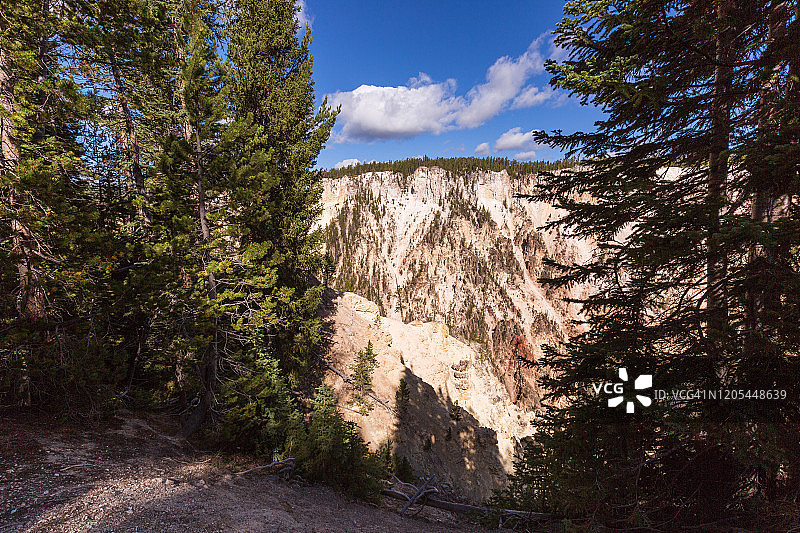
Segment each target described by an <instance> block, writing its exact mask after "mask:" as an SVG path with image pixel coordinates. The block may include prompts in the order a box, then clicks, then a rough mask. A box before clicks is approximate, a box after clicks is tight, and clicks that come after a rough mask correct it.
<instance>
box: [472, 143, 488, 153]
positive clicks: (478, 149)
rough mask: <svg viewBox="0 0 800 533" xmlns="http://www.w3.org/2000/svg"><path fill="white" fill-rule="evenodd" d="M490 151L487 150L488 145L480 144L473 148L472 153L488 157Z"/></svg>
mask: <svg viewBox="0 0 800 533" xmlns="http://www.w3.org/2000/svg"><path fill="white" fill-rule="evenodd" d="M490 151H491V149H490V148H489V143H480V144H479V145H478V146H476V147H475V150H474V152H475V153H476V154H478V155H488V154H489V152H490Z"/></svg>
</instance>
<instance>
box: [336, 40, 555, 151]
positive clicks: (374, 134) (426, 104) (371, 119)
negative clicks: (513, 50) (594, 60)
mask: <svg viewBox="0 0 800 533" xmlns="http://www.w3.org/2000/svg"><path fill="white" fill-rule="evenodd" d="M543 51H544V52H543ZM556 52H557V49H556V48H555V47H554V46H553V43H552V38H550V37H549V36H547V35H541V36H540V37H538V38H537V39H535V40H534V41H533V42H532V43H531V44H530V46H528V49H527V50H526V51H525V53H523V54H522V55H520V56H518V57H515V58H511V57H508V56H503V57H501V58H499V59H498V60H497V61H495V62H494V64H493V65H492V66H490V67H489V68H488V69H487V71H486V82H485V83H482V84H479V85H476V86H475V87H472V88H471V89H470V90H469V91H467V93H466V94H465V95H456V94H455V90H456V82H455V80H453V79H448V80H446V81H444V82H435V81H433V80H432V79H431V77H430V76H428V75H427V74H425V73H423V72H420V73H419V75H418V76H417V77H414V78H411V79H409V80H408V82H407V83H406V85H401V86H398V87H379V86H375V85H361V86H359V87H357V88H356V89H354V90H352V91H347V92H341V91H340V92H336V93H334V94H332V95H329V97H328V101H329V102H331V103H332V104H333V105H334V106H337V105H341V106H342V110H341V113H340V114H339V123H340V124H342V128H341V131H340V132H339V133H338V134H337V135H336V137H335V140H336V141H337V142H347V141H353V140H375V139H396V138H404V137H413V136H415V135H420V134H423V133H433V134H439V133H442V132H444V131H447V130H452V129H465V128H475V127H477V126H480V125H481V124H483V123H484V122H486V121H487V120H489V119H491V118H492V117H494V116H496V115H497V114H498V113H501V112H502V111H504V110H505V109H507V108H509V106H510V107H511V108H513V109H517V108H519V107H528V106H530V105H536V104H537V103H541V102H539V100H541V101H544V100H546V99H547V98H549V97H550V96H548V97H547V98H545V97H544V96H538V95H544V94H552V91H550V93H547V91H546V90H539V89H536V88H534V87H530V86H529V87H526V83H527V81H528V79H529V78H530V77H531V76H533V75H535V74H540V73H542V72H543V71H544V61H545V58H546V55H549V54H552V53H556ZM542 99H544V100H542Z"/></svg>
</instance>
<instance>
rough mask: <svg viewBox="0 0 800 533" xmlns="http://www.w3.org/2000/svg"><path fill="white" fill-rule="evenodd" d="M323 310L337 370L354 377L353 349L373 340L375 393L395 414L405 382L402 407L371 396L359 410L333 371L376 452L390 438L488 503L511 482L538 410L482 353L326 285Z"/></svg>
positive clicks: (421, 467)
mask: <svg viewBox="0 0 800 533" xmlns="http://www.w3.org/2000/svg"><path fill="white" fill-rule="evenodd" d="M325 309H326V311H325V316H326V319H327V320H328V321H329V322H328V323H329V327H330V330H331V332H332V336H331V339H330V350H329V352H328V360H329V361H330V362H331V363H332V364H333V365H334V366H335V367H336V368H337V369H339V370H340V371H342V372H343V373H345V374H349V369H350V367H351V365H352V362H353V359H354V356H355V353H356V352H358V350H360V349H362V348H364V347H365V346H366V344H367V342H370V341H371V342H372V344H373V349H374V351H375V353H376V354H377V360H378V367H377V368H376V369H375V371H374V375H373V387H372V394H374V395H375V396H376V397H377V398H378V399H380V400H381V401H382V402H383V403H385V404H386V405H387V406H388V407H389V408H391V409H392V410H395V411H397V408H398V405H397V404H396V392H397V390H398V386H399V384H400V380H401V379H404V380H405V382H406V385H407V387H408V391H409V396H408V402H407V405H406V406H405V408H401V409H400V410H399V412H393V411H392V410H390V409H387V408H386V407H384V406H383V405H381V404H380V403H379V402H376V401H374V400H372V399H370V398H369V397H368V400H369V401H371V402H372V403H373V408H372V409H371V410H370V411H369V412H368V413H365V414H362V413H359V412H358V411H359V410H360V407H361V404H359V403H357V402H354V395H355V394H356V393H357V392H358V391H356V390H354V389H353V388H352V387H351V386H350V385H348V384H346V383H345V382H344V381H343V380H342V379H341V378H340V377H339V376H338V375H337V374H335V373H333V372H330V373H328V374H327V375H326V382H327V383H328V384H329V385H331V386H332V387H333V388H334V390H335V391H336V392H337V395H338V397H339V405H340V406H341V407H343V409H342V412H343V414H344V416H345V417H346V418H348V419H350V420H353V421H355V422H356V423H357V424H358V425H359V426H360V428H361V431H362V434H363V436H364V438H365V440H367V441H368V442H369V443H370V448H371V449H373V450H377V449H378V448H379V447H380V446H381V445H382V444H383V443H385V442H387V441H389V440H391V442H392V444H393V445H394V447H395V449H396V451H397V452H399V453H400V454H402V455H405V456H406V457H407V458H408V459H409V461H410V463H411V465H412V467H413V468H414V470H415V472H416V473H417V474H418V475H421V476H427V475H430V474H436V477H437V480H438V481H439V483H440V484H441V483H443V484H444V487H449V490H450V491H452V496H455V497H459V498H464V499H467V500H472V501H476V502H477V501H482V500H485V499H486V498H488V497H489V496H491V494H492V491H493V490H495V489H498V488H500V487H502V486H504V485H505V483H506V479H507V478H506V476H507V474H508V473H509V472H511V470H512V466H513V460H514V456H515V453H516V452H518V451H519V446H520V441H521V440H522V439H524V438H526V437H529V436H531V435H533V433H534V426H533V421H534V420H535V416H536V415H535V414H534V413H533V412H532V411H530V410H527V409H524V408H522V407H520V406H518V405H515V404H514V403H513V402H512V401H511V398H510V397H509V394H508V392H507V391H506V387H505V386H504V384H503V383H502V382H501V380H500V379H498V378H497V376H495V374H494V373H493V372H492V371H491V370H490V365H488V364H487V362H486V361H485V360H484V359H482V356H481V355H480V354H479V353H478V352H477V351H476V350H474V349H473V348H471V347H470V346H468V345H466V344H464V343H463V342H461V341H460V340H458V339H456V338H455V337H453V336H452V335H450V331H449V328H448V327H447V325H446V324H443V323H441V322H422V321H414V322H411V323H404V322H402V321H400V320H397V319H394V318H388V317H385V316H381V315H380V314H379V311H378V306H377V305H376V304H374V303H372V302H370V301H368V300H366V299H364V298H362V297H360V296H357V295H355V294H352V293H334V292H333V291H329V292H328V293H327V297H326V306H325Z"/></svg>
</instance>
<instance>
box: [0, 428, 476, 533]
mask: <svg viewBox="0 0 800 533" xmlns="http://www.w3.org/2000/svg"><path fill="white" fill-rule="evenodd" d="M247 461H248V460H247V459H244V458H241V457H239V458H236V457H230V456H225V457H223V456H220V455H215V454H211V453H204V452H198V451H192V450H188V449H187V448H186V447H185V446H181V444H180V443H179V442H178V441H176V440H174V439H171V438H170V437H168V436H166V431H165V430H164V427H163V426H162V425H161V424H160V420H159V419H157V418H154V417H150V418H148V419H147V420H145V419H143V418H139V417H136V416H133V415H132V414H127V415H126V416H123V417H120V418H116V419H114V420H112V421H110V422H103V423H96V424H93V425H87V424H84V425H83V426H76V425H74V424H60V423H58V422H57V421H55V420H53V419H50V418H48V417H46V416H38V415H30V414H25V415H21V414H19V413H15V414H5V415H3V414H0V531H1V532H3V533H6V532H8V533H12V532H23V531H24V532H47V533H50V532H52V533H60V532H69V533H73V532H79V531H80V532H83V531H86V532H112V531H113V532H134V531H142V532H176V533H177V532H181V533H183V532H210V531H225V532H228V531H231V532H267V531H269V532H273V531H280V532H284V531H285V532H289V531H291V532H295V531H296V532H301V531H302V532H323V531H343V532H344V531H347V532H350V531H352V532H356V531H359V532H361V531H365V532H366V531H369V532H383V531H387V532H388V531H408V532H419V533H439V532H452V531H466V532H475V533H477V532H479V531H484V530H483V529H482V528H481V527H479V526H478V525H476V524H474V523H470V522H468V521H464V519H462V518H461V517H458V516H455V515H452V514H450V513H446V512H443V511H439V510H436V509H429V508H425V509H424V510H423V511H422V512H421V513H420V514H419V515H418V516H416V517H401V516H399V515H398V514H397V509H398V506H399V502H394V501H392V500H385V501H384V502H383V503H381V505H380V506H376V505H373V504H368V503H365V502H361V501H357V500H354V499H352V498H349V497H347V496H346V495H343V494H340V493H337V492H335V491H333V490H331V489H329V488H327V487H324V486H320V485H313V484H309V483H306V482H304V481H303V480H301V479H298V478H295V479H292V480H290V481H285V480H283V479H281V478H279V477H277V476H275V475H271V474H265V473H263V472H264V471H255V472H251V473H248V474H243V475H236V474H235V472H237V471H241V470H245V469H246V468H247V467H249V466H255V465H256V463H252V459H250V460H249V461H250V462H249V463H248V462H247Z"/></svg>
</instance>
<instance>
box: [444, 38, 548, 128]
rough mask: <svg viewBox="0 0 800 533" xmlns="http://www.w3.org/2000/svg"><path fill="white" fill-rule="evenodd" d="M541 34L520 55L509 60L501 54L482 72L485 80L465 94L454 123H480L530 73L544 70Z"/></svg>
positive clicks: (503, 104) (496, 110)
mask: <svg viewBox="0 0 800 533" xmlns="http://www.w3.org/2000/svg"><path fill="white" fill-rule="evenodd" d="M546 42H547V41H546V37H545V36H544V35H541V36H539V37H538V38H537V39H535V40H534V41H533V42H532V43H531V44H530V46H528V49H527V50H526V51H525V53H524V54H522V55H521V56H519V57H517V58H515V59H511V58H510V57H508V56H503V57H501V58H500V59H498V60H497V61H495V62H494V65H492V66H491V67H489V70H487V71H486V83H483V84H481V85H477V86H475V87H473V88H472V89H470V91H469V92H468V93H467V101H468V104H467V105H466V107H465V108H464V109H463V110H462V111H461V113H459V115H458V125H459V126H461V127H467V128H474V127H476V126H480V125H481V124H483V123H484V122H486V121H487V120H489V119H490V118H492V117H493V116H495V115H497V114H498V113H499V112H500V111H501V110H503V109H504V108H505V107H506V105H507V104H508V102H510V101H511V99H513V98H514V97H515V96H516V95H517V94H518V93H519V91H520V89H522V87H523V86H524V85H525V82H526V81H527V80H528V78H530V77H531V76H532V75H534V74H541V73H542V72H544V57H543V56H542V54H541V52H540V49H541V47H542V45H543V44H544V43H546Z"/></svg>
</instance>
